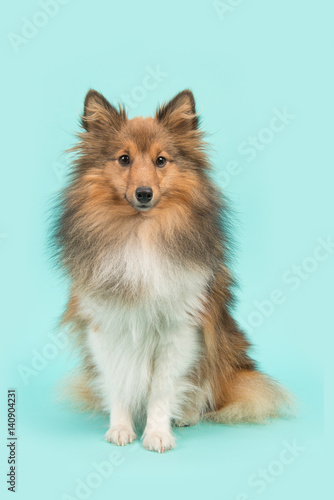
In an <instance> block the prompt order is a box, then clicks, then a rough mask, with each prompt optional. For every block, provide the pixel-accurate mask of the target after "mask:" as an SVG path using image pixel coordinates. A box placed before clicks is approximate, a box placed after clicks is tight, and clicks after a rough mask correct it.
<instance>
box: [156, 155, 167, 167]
mask: <svg viewBox="0 0 334 500" xmlns="http://www.w3.org/2000/svg"><path fill="white" fill-rule="evenodd" d="M166 163H167V160H166V158H165V157H164V156H158V158H157V159H156V160H155V164H156V166H157V167H164V166H165V165H166Z"/></svg>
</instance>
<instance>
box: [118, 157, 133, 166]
mask: <svg viewBox="0 0 334 500" xmlns="http://www.w3.org/2000/svg"><path fill="white" fill-rule="evenodd" d="M118 161H119V162H120V164H121V165H123V167H127V166H128V165H130V156H128V155H122V156H120V157H119V158H118Z"/></svg>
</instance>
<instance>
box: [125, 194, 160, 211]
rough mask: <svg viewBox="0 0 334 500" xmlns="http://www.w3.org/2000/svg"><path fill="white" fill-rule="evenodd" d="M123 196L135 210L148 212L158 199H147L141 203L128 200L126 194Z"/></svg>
mask: <svg viewBox="0 0 334 500" xmlns="http://www.w3.org/2000/svg"><path fill="white" fill-rule="evenodd" d="M124 198H125V199H126V201H127V202H128V203H129V205H131V207H132V208H134V209H135V210H137V212H149V211H150V210H152V208H154V207H155V206H156V205H157V203H158V200H157V201H153V200H152V201H148V202H146V203H141V202H138V201H131V200H129V199H128V198H127V196H126V195H125V196H124Z"/></svg>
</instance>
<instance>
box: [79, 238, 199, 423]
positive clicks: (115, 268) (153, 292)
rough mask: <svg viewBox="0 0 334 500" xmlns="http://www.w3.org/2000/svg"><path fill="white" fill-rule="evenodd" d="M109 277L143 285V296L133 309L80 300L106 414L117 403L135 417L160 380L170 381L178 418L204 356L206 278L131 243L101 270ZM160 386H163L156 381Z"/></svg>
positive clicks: (112, 301)
mask: <svg viewBox="0 0 334 500" xmlns="http://www.w3.org/2000/svg"><path fill="white" fill-rule="evenodd" d="M100 272H101V273H102V275H103V277H104V279H107V277H108V276H109V277H110V276H111V275H113V277H114V276H115V274H116V273H117V272H119V275H120V285H119V286H124V285H125V286H127V287H129V286H131V288H132V289H133V290H135V289H136V286H138V284H140V289H141V290H143V289H144V290H145V293H144V294H143V297H142V296H140V295H138V301H137V302H136V303H135V304H133V303H132V305H129V304H126V303H124V302H121V301H120V300H119V299H116V298H114V297H113V296H111V297H110V299H104V300H103V301H102V300H101V301H100V300H98V299H96V298H94V299H93V298H92V297H90V296H87V295H86V296H81V297H80V310H81V314H82V315H83V316H84V317H86V318H87V319H89V320H90V324H91V328H90V330H89V332H88V333H87V346H88V349H89V351H90V353H91V355H92V358H93V360H94V363H95V365H96V367H97V370H98V372H99V374H100V376H99V380H98V384H99V387H98V390H99V391H100V392H101V395H102V398H103V401H104V405H105V408H106V410H110V407H112V406H113V404H114V403H115V401H117V404H119V402H120V401H121V402H122V405H123V406H125V407H127V408H131V409H132V411H136V410H137V409H139V408H140V407H142V405H143V403H144V402H145V401H146V400H147V398H148V393H149V391H150V387H151V385H152V380H153V379H154V377H167V378H168V379H170V380H171V381H178V384H177V386H178V387H177V389H176V388H175V387H174V386H175V384H174V383H172V382H171V388H170V390H171V392H172V393H173V394H171V395H170V396H171V398H170V399H171V403H170V404H171V411H172V413H177V409H178V407H179V406H180V403H181V402H182V401H181V400H182V397H184V394H185V392H186V390H187V388H188V387H187V384H189V382H187V381H186V378H187V375H189V373H190V371H191V370H192V368H193V366H194V365H195V364H196V361H197V360H198V358H199V356H200V352H201V342H200V339H199V334H198V318H199V314H200V311H201V308H202V307H203V301H204V300H205V286H206V283H207V280H208V274H207V273H205V272H203V271H199V270H197V271H194V270H190V269H181V268H180V267H178V266H175V265H174V264H173V263H172V262H170V261H167V260H166V259H165V258H164V256H162V255H161V256H158V255H157V253H155V252H154V251H152V249H151V250H150V251H149V252H147V251H145V249H144V248H143V246H141V245H136V246H135V247H134V246H133V245H129V246H127V247H126V248H125V249H124V252H122V255H121V254H120V255H117V256H115V257H114V258H113V259H111V260H110V262H105V263H104V265H103V266H102V267H100ZM155 383H157V381H155Z"/></svg>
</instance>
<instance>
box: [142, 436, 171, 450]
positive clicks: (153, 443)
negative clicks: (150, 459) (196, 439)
mask: <svg viewBox="0 0 334 500" xmlns="http://www.w3.org/2000/svg"><path fill="white" fill-rule="evenodd" d="M143 446H144V448H146V449H147V450H149V451H157V452H158V453H164V452H165V451H168V450H172V449H173V448H174V446H175V438H174V436H172V434H171V433H170V432H149V433H147V434H145V436H144V440H143Z"/></svg>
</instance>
